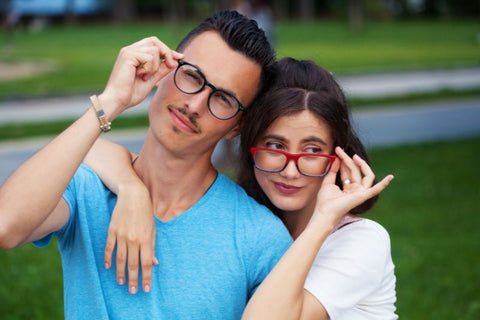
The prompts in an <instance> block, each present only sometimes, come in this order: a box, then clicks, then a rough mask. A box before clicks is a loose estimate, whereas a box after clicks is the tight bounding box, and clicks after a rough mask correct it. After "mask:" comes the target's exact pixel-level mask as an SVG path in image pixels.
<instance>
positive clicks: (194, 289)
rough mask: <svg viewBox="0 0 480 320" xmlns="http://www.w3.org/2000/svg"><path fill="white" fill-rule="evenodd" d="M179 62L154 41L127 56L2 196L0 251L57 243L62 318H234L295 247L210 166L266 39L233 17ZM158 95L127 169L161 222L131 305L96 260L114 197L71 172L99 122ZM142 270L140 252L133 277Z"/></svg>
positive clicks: (186, 47)
mask: <svg viewBox="0 0 480 320" xmlns="http://www.w3.org/2000/svg"><path fill="white" fill-rule="evenodd" d="M177 51H179V52H181V53H178V52H176V51H172V50H170V49H169V48H168V47H167V46H166V45H165V44H163V43H162V42H161V41H159V40H158V39H157V38H147V39H143V40H141V41H139V42H137V43H134V44H133V45H131V46H128V47H125V48H123V49H122V50H121V51H120V53H119V55H118V58H117V61H116V63H115V65H114V68H113V70H112V73H111V75H110V78H109V81H108V83H107V86H106V88H105V90H104V91H103V93H102V94H101V95H99V96H98V98H97V97H95V96H93V97H92V107H91V108H90V109H89V110H88V111H87V112H86V113H85V114H84V115H83V116H81V117H80V118H79V119H78V120H77V121H76V122H75V123H73V124H72V125H71V126H70V127H69V128H68V129H66V130H65V131H64V132H63V133H62V134H60V135H59V136H58V137H56V138H55V139H54V140H53V141H52V142H51V143H49V144H48V145H47V146H46V147H45V148H43V149H42V150H40V151H39V152H38V153H37V154H36V155H34V156H33V157H32V158H31V159H29V160H28V161H27V162H25V163H24V164H23V165H22V166H21V167H19V169H17V170H16V172H14V174H13V175H12V176H11V177H10V178H9V179H8V180H7V181H6V182H5V184H4V185H3V186H2V187H1V189H0V229H1V230H0V244H1V246H2V248H13V247H16V246H18V245H21V244H24V243H27V242H30V241H36V244H37V245H38V246H44V245H46V244H48V243H49V241H50V239H51V237H52V235H56V236H57V237H58V242H59V249H60V251H61V254H62V263H63V270H64V298H65V316H66V317H67V318H72V319H78V318H95V319H107V318H129V319H130V318H141V319H146V318H149V319H150V318H156V319H219V318H221V319H236V318H240V316H241V314H242V311H243V308H244V307H245V305H246V302H247V301H248V298H249V297H250V296H251V295H252V293H253V291H254V290H255V288H256V287H257V286H258V284H259V283H260V282H261V281H262V280H263V278H264V277H265V276H266V275H267V274H268V272H269V271H270V270H271V269H272V267H273V266H274V265H275V263H276V262H277V261H278V259H279V258H280V257H281V255H282V254H283V253H284V251H285V250H286V248H287V247H288V246H289V245H290V243H291V239H290V237H289V235H288V232H287V231H286V229H285V228H284V227H283V224H282V223H281V222H280V221H279V220H278V219H277V218H275V217H274V216H273V214H271V213H270V212H268V211H267V210H266V209H265V208H264V207H261V206H259V205H258V204H256V203H255V202H254V201H253V200H252V199H251V198H249V197H247V196H246V194H245V192H244V191H243V190H242V189H240V188H239V187H238V186H236V185H235V184H234V183H233V182H231V181H230V180H228V179H227V178H226V177H225V176H223V175H221V174H217V171H216V170H215V168H214V167H213V166H212V164H211V161H210V157H211V154H212V152H213V150H214V148H215V145H216V143H217V142H218V141H219V140H220V139H221V138H223V137H226V138H230V137H233V136H235V135H236V134H237V133H238V126H239V120H240V117H241V114H242V112H244V111H246V110H248V106H249V105H250V104H251V103H252V102H253V101H254V99H255V97H256V96H257V94H258V93H259V92H260V90H262V87H263V85H264V83H265V81H264V80H265V78H266V77H267V74H268V70H269V68H270V66H271V64H272V63H273V54H272V50H271V49H270V47H269V45H268V42H267V40H266V39H265V36H264V34H263V32H262V31H260V30H259V29H258V28H257V26H256V25H255V23H253V22H252V21H249V20H248V19H246V18H245V17H243V16H241V15H239V14H238V13H236V12H231V11H225V12H220V13H218V14H215V15H213V16H212V17H211V18H209V19H207V20H205V21H204V22H203V23H202V24H200V25H199V26H197V27H196V28H195V29H194V30H192V31H191V32H190V33H189V34H188V35H187V36H186V38H185V39H184V40H183V41H182V42H181V43H180V45H179V46H178V49H177ZM161 59H162V60H163V61H160V60H161ZM155 85H157V86H158V89H157V91H156V93H155V95H154V97H153V99H152V101H151V105H150V109H149V119H150V127H149V130H148V133H147V136H146V138H145V142H144V145H143V148H142V150H141V152H140V155H139V157H138V159H137V160H136V162H135V167H134V168H135V171H136V173H137V174H138V176H139V177H140V179H141V180H142V182H143V183H144V184H145V185H146V186H147V188H148V191H149V194H150V197H151V199H152V206H153V209H154V212H155V215H156V217H157V218H158V219H157V220H156V227H157V229H156V232H157V237H158V241H157V242H156V243H157V244H156V248H155V250H156V254H157V256H158V258H159V261H160V266H159V267H158V268H155V269H154V270H153V272H151V271H150V270H147V272H151V280H150V279H149V278H148V279H147V280H146V281H145V280H144V283H143V289H144V291H146V292H142V291H141V290H139V291H138V294H137V295H132V294H129V291H130V293H136V292H137V288H136V287H134V286H131V285H130V284H129V288H128V290H127V289H126V288H125V287H123V286H119V285H117V284H116V279H115V278H116V275H115V272H114V271H113V270H109V269H107V268H105V266H104V260H103V258H104V257H103V249H104V244H105V242H106V239H107V230H108V224H109V221H110V217H111V214H112V210H113V208H114V206H115V203H116V196H115V195H114V194H113V193H112V192H111V191H110V190H108V189H107V188H105V186H104V185H103V183H102V182H101V181H100V179H99V178H98V176H97V175H96V174H95V173H94V172H93V171H92V170H90V169H89V168H87V167H85V166H80V165H81V162H82V160H83V158H84V157H85V155H86V154H87V152H88V151H89V149H90V148H91V147H92V145H93V144H94V142H95V140H96V139H97V138H98V136H99V135H100V133H101V132H102V130H103V131H108V130H109V127H110V124H109V121H112V120H113V119H115V118H116V117H117V116H118V115H119V114H120V113H121V112H122V111H124V110H125V109H127V108H129V107H132V106H134V105H137V104H138V103H139V102H140V101H142V100H143V99H144V98H145V97H146V96H147V95H148V94H149V92H150V91H151V89H152V88H153V87H154V86H155ZM102 108H103V111H102V110H101V109H102ZM95 109H96V110H97V112H95ZM97 118H98V119H97ZM99 123H100V127H101V128H99ZM79 167H80V168H79ZM77 169H78V171H77ZM74 175H75V176H74ZM72 177H73V179H72ZM126 252H127V251H126V250H125V248H121V247H118V248H117V255H118V254H119V253H120V254H122V255H124V254H128V253H126ZM132 252H135V251H132ZM128 258H130V256H129V257H128ZM149 259H151V253H142V254H141V260H142V265H143V264H144V262H145V261H148V260H149ZM132 260H133V259H132ZM145 264H147V263H145ZM107 267H108V266H107ZM143 272H144V273H145V270H143ZM120 274H121V273H120ZM117 280H118V281H119V282H120V283H123V282H124V281H125V279H122V278H119V279H117ZM150 283H151V287H150ZM147 292H148V293H147Z"/></svg>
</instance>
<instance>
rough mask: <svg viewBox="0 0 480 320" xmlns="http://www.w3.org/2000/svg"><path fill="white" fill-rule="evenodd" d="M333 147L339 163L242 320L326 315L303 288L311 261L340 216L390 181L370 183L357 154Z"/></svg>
mask: <svg viewBox="0 0 480 320" xmlns="http://www.w3.org/2000/svg"><path fill="white" fill-rule="evenodd" d="M335 151H336V153H337V156H338V157H339V160H340V161H336V162H335V163H334V164H333V166H332V169H331V170H330V172H329V173H328V175H326V176H325V178H324V180H323V182H322V186H321V188H320V190H319V192H318V195H317V204H316V207H315V210H314V213H313V215H312V218H311V219H310V222H309V224H308V225H307V227H306V228H305V230H304V231H303V232H302V233H301V234H300V236H298V238H297V239H296V240H295V241H294V243H293V244H292V246H291V247H290V248H289V249H288V250H287V252H286V253H285V255H284V256H283V257H282V259H280V261H279V262H278V264H277V265H276V266H275V268H274V269H273V270H272V271H271V272H270V274H269V275H268V276H267V278H265V280H264V281H263V282H262V284H261V285H260V286H259V287H258V289H257V291H256V292H255V294H254V295H253V297H252V298H251V299H250V301H249V302H248V305H247V307H246V309H245V312H244V314H243V317H242V319H285V320H290V319H329V315H328V313H327V311H326V310H325V308H324V307H323V305H322V304H321V302H320V301H318V300H317V299H316V298H315V297H313V296H312V295H311V294H310V293H309V292H308V291H306V290H305V289H304V287H303V286H304V283H305V279H306V278H307V275H308V273H309V271H310V268H311V267H312V264H313V261H314V259H315V257H316V255H317V253H318V251H319V250H320V248H321V246H322V244H323V243H324V241H325V239H326V238H327V237H328V235H329V234H330V232H331V231H332V230H333V228H334V227H335V225H337V224H338V223H339V222H340V220H341V219H342V218H343V216H344V215H345V214H347V213H348V212H349V211H350V210H351V209H353V208H355V207H356V206H358V205H359V204H361V203H363V202H364V201H365V200H367V199H369V198H371V197H373V196H375V195H376V194H378V193H380V192H381V191H382V190H383V189H385V188H386V187H387V186H388V184H389V183H390V181H391V180H392V179H393V176H391V175H389V176H387V177H385V178H384V179H383V180H382V181H380V182H379V183H377V184H375V185H374V186H372V184H373V181H374V174H373V172H372V171H371V169H370V167H369V166H368V165H367V164H366V162H365V161H363V160H362V159H360V157H358V156H354V157H353V159H351V158H350V157H348V155H347V154H345V152H343V150H341V149H340V148H336V149H335ZM340 162H341V164H340ZM339 171H340V173H341V176H348V177H349V178H350V179H351V180H352V182H351V184H349V185H348V186H345V187H344V189H343V190H341V189H340V188H339V187H338V186H336V185H335V178H336V175H337V172H339Z"/></svg>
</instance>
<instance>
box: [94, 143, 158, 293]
mask: <svg viewBox="0 0 480 320" xmlns="http://www.w3.org/2000/svg"><path fill="white" fill-rule="evenodd" d="M134 157H135V155H133V154H132V153H130V151H128V150H127V149H126V148H124V147H122V146H120V145H117V144H115V143H112V142H109V141H107V140H103V139H99V140H98V141H97V142H95V144H94V145H93V147H92V148H91V150H90V152H89V153H88V155H87V156H86V157H85V164H86V165H87V166H89V167H90V168H92V169H93V170H94V171H95V172H96V173H97V174H98V176H99V177H100V179H101V180H102V181H103V183H105V185H106V186H107V187H108V188H109V189H110V190H112V191H113V192H114V193H115V194H117V196H118V200H117V204H116V206H115V209H114V210H113V214H112V219H111V221H110V226H109V229H108V238H107V243H106V245H105V258H104V262H105V267H106V268H107V269H108V268H110V266H111V265H112V255H113V251H114V249H115V246H116V247H117V253H116V264H117V281H118V283H119V284H124V283H125V279H126V277H125V265H126V262H127V260H128V276H129V277H128V288H129V291H130V292H131V293H136V291H137V288H138V267H139V262H138V257H139V255H140V261H141V265H142V282H143V283H142V288H143V290H144V291H147V292H148V291H150V288H151V286H152V284H151V277H152V263H153V264H158V262H157V261H156V259H155V252H154V251H155V219H154V215H153V209H152V206H151V200H150V195H149V192H148V189H147V188H146V187H145V185H144V184H143V182H142V181H141V180H140V178H139V177H138V176H137V174H136V173H135V171H134V170H133V167H132V160H133V159H134Z"/></svg>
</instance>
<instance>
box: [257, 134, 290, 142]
mask: <svg viewBox="0 0 480 320" xmlns="http://www.w3.org/2000/svg"><path fill="white" fill-rule="evenodd" d="M268 139H273V140H279V141H282V142H287V139H285V137H282V136H278V135H276V134H267V135H265V136H263V137H262V141H265V140H268Z"/></svg>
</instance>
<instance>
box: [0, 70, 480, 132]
mask: <svg viewBox="0 0 480 320" xmlns="http://www.w3.org/2000/svg"><path fill="white" fill-rule="evenodd" d="M337 80H338V82H339V84H340V85H341V86H342V88H343V89H344V91H345V94H346V95H347V96H349V97H352V98H372V97H386V96H399V95H402V94H406V93H419V92H431V91H435V90H439V89H451V90H463V89H471V88H480V68H468V69H453V70H431V71H415V72H403V73H395V74H369V75H357V76H347V77H339V78H338V79H337ZM148 101H149V99H147V100H146V101H144V102H143V103H142V104H140V105H139V106H137V107H135V108H132V109H130V110H127V111H126V112H125V113H124V114H123V115H122V116H128V115H133V114H138V113H145V112H146V110H147V108H148ZM89 104H90V100H89V97H88V95H85V96H74V97H65V98H48V99H36V100H18V101H4V102H1V101H0V125H1V124H4V123H15V122H17V123H18V122H26V121H43V120H56V119H65V118H72V119H74V118H77V117H78V116H80V115H81V114H82V113H83V112H84V111H85V110H86V109H87V108H88V106H89Z"/></svg>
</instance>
